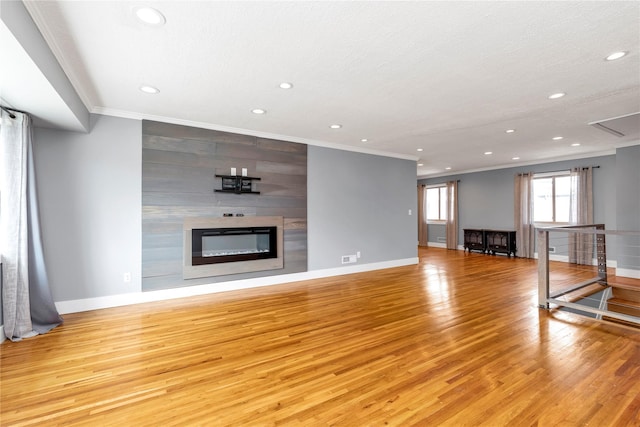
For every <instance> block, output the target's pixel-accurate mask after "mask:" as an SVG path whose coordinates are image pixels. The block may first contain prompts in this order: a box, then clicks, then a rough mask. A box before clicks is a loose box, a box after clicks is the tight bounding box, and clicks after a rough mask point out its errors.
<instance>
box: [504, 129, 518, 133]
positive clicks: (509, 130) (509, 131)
mask: <svg viewBox="0 0 640 427" xmlns="http://www.w3.org/2000/svg"><path fill="white" fill-rule="evenodd" d="M515 131H516V130H515V129H507V130H505V132H506V133H514V132H515Z"/></svg>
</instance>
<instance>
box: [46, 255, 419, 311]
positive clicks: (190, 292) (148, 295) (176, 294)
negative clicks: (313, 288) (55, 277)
mask: <svg viewBox="0 0 640 427" xmlns="http://www.w3.org/2000/svg"><path fill="white" fill-rule="evenodd" d="M418 261H419V260H418V258H417V257H415V258H405V259H399V260H393V261H384V262H377V263H371V264H360V265H358V264H355V265H349V266H346V267H337V268H328V269H323V270H313V271H306V272H303V273H292V274H283V275H279V276H267V277H257V278H254V279H245V280H236V281H232V282H220V283H210V284H206V285H197V286H185V287H182V288H173V289H163V290H159V291H149V292H138V293H129V294H118V295H109V296H104V297H95V298H85V299H77V300H69V301H58V302H56V303H55V304H56V309H57V310H58V312H59V313H60V314H68V313H78V312H81V311H89V310H98V309H102V308H111V307H120V306H124V305H133V304H141V303H145V302H154V301H164V300H169V299H174V298H184V297H191V296H197V295H206V294H213V293H217V292H226V291H237V290H242V289H250V288H258V287H261V286H272V285H280V284H284V283H291V282H299V281H303V280H311V279H320V278H323V277H332V276H340V275H343V274H352V273H362V272H365V271H373V270H381V269H384V268H392V267H401V266H405V265H412V264H417V263H418Z"/></svg>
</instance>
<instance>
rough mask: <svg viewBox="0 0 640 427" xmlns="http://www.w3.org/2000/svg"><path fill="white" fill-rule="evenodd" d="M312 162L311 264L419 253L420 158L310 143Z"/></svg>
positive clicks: (319, 266) (312, 267) (313, 266)
mask: <svg viewBox="0 0 640 427" xmlns="http://www.w3.org/2000/svg"><path fill="white" fill-rule="evenodd" d="M308 162H309V163H308V188H309V190H308V191H309V200H308V206H309V213H308V221H309V229H308V233H309V270H318V269H325V268H333V267H339V266H342V263H341V257H342V256H343V255H352V254H355V253H356V252H358V251H360V252H361V258H360V259H359V260H358V263H373V262H382V261H389V260H399V259H406V258H413V257H416V256H417V233H418V232H417V217H416V206H417V200H416V199H417V197H416V190H415V179H416V178H415V174H416V172H415V168H416V166H415V162H414V161H410V160H402V159H395V158H389V157H382V156H375V155H370V154H362V153H354V152H348V151H339V150H332V149H329V148H322V147H315V146H310V147H309V151H308ZM409 210H411V211H412V215H409Z"/></svg>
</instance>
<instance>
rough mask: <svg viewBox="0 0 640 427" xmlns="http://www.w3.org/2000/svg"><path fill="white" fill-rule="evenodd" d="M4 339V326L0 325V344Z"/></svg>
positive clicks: (5, 337)
mask: <svg viewBox="0 0 640 427" xmlns="http://www.w3.org/2000/svg"><path fill="white" fill-rule="evenodd" d="M6 339H7V336H6V335H5V334H4V325H0V343H3V342H4V340H6Z"/></svg>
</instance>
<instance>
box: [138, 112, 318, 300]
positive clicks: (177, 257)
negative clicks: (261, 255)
mask: <svg viewBox="0 0 640 427" xmlns="http://www.w3.org/2000/svg"><path fill="white" fill-rule="evenodd" d="M232 167H235V168H236V169H237V173H238V174H240V173H241V170H242V168H247V169H248V174H249V176H256V177H260V178H261V180H260V181H258V183H257V189H258V191H260V192H261V194H259V195H252V194H225V193H215V192H214V189H215V188H220V182H219V181H220V179H219V178H216V177H215V175H216V174H228V173H229V172H230V169H231V168H232ZM223 213H233V214H243V215H245V216H251V215H259V216H282V217H284V221H285V227H284V228H285V229H284V269H282V270H270V271H263V272H257V273H243V274H234V275H225V276H218V277H209V278H204V279H191V280H183V279H182V246H181V245H182V223H183V220H184V218H187V217H221V216H222V215H223ZM306 221H307V147H306V145H304V144H297V143H292V142H286V141H278V140H272V139H264V138H257V137H254V136H250V135H240V134H232V133H228V132H220V131H214V130H209V129H199V128H192V127H188V126H179V125H173V124H168V123H160V122H151V121H143V124H142V289H143V290H156V289H167V288H175V287H182V286H192V285H198V284H203V283H216V282H221V281H229V280H238V279H245V278H253V277H261V276H272V275H277V274H287V273H295V272H300V271H306V269H307V225H306V224H307V222H306Z"/></svg>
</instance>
